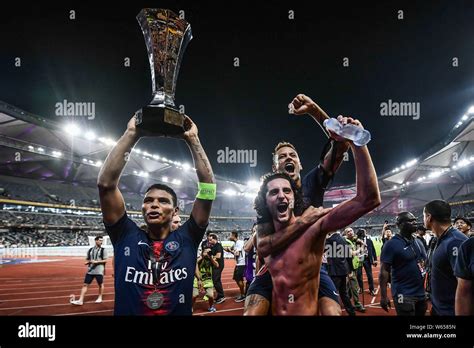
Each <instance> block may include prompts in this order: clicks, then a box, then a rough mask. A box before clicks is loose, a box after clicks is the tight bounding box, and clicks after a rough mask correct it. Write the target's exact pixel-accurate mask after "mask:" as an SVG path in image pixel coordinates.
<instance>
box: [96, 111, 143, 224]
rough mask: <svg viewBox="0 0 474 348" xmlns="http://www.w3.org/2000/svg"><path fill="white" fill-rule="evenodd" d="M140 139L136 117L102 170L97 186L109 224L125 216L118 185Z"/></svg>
mask: <svg viewBox="0 0 474 348" xmlns="http://www.w3.org/2000/svg"><path fill="white" fill-rule="evenodd" d="M139 138H140V135H139V132H138V130H137V129H136V127H135V116H133V117H132V119H131V120H130V121H129V122H128V124H127V130H126V131H125V133H124V134H123V135H122V137H121V138H120V139H119V141H118V142H117V144H116V145H115V146H114V147H113V148H112V150H111V151H110V153H109V154H108V156H107V158H106V159H105V162H104V165H103V166H102V168H101V169H100V172H99V177H98V179H97V186H98V188H99V198H100V208H101V209H102V216H103V219H104V222H105V223H107V224H114V223H116V222H117V221H118V220H119V219H120V218H121V217H122V216H123V214H125V203H124V201H123V196H122V193H121V192H120V190H119V188H118V183H119V180H120V176H121V175H122V171H123V168H124V167H125V165H126V164H127V160H128V157H129V156H130V152H131V151H132V148H133V146H134V145H135V144H136V143H137V142H138V140H139Z"/></svg>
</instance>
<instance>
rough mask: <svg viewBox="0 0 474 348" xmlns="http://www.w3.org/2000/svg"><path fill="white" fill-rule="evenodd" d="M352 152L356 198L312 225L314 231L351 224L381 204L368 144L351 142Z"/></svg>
mask: <svg viewBox="0 0 474 348" xmlns="http://www.w3.org/2000/svg"><path fill="white" fill-rule="evenodd" d="M340 120H342V122H343V123H344V122H348V123H352V124H354V125H356V126H359V127H361V128H362V125H361V123H360V122H359V121H358V120H353V119H352V118H350V117H348V118H340ZM351 149H352V153H353V154H354V161H355V166H356V189H357V194H356V196H355V197H354V198H352V199H350V200H348V201H345V202H343V203H341V204H339V205H338V206H337V207H335V208H333V209H332V210H331V211H330V212H329V213H328V214H327V215H325V216H324V217H322V218H321V219H319V220H318V221H317V222H316V223H315V224H314V225H313V226H311V227H310V230H311V231H312V232H316V233H318V234H319V233H323V234H327V233H328V232H331V231H336V230H338V229H340V228H344V227H346V226H349V225H350V224H352V223H353V222H354V221H356V220H357V219H358V218H360V217H361V216H363V215H364V214H367V213H368V212H370V211H372V210H373V209H375V208H376V207H377V206H379V205H380V202H381V199H380V191H379V185H378V182H377V174H376V172H375V168H374V165H373V163H372V159H371V157H370V154H369V149H368V148H367V146H361V147H358V146H355V145H354V144H353V143H352V142H351Z"/></svg>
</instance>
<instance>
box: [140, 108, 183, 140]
mask: <svg viewBox="0 0 474 348" xmlns="http://www.w3.org/2000/svg"><path fill="white" fill-rule="evenodd" d="M136 126H137V128H139V129H140V130H142V131H143V133H144V134H145V135H156V136H159V135H164V136H171V135H177V134H182V133H184V132H185V129H184V115H183V114H181V113H180V112H179V111H178V110H176V109H173V108H171V107H169V106H164V105H147V106H145V107H143V108H141V109H140V110H138V111H137V113H136Z"/></svg>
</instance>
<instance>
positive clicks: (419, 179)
mask: <svg viewBox="0 0 474 348" xmlns="http://www.w3.org/2000/svg"><path fill="white" fill-rule="evenodd" d="M423 180H424V178H423V177H420V178H418V180H416V181H418V182H422V181H423Z"/></svg>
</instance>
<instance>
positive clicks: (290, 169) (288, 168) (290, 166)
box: [284, 162, 296, 175]
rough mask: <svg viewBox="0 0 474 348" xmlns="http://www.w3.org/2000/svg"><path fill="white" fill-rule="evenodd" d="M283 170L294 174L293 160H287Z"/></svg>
mask: <svg viewBox="0 0 474 348" xmlns="http://www.w3.org/2000/svg"><path fill="white" fill-rule="evenodd" d="M284 168H285V172H287V173H288V174H290V175H291V174H294V173H295V169H296V168H295V164H294V163H293V162H288V163H286V164H285V167H284Z"/></svg>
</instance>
